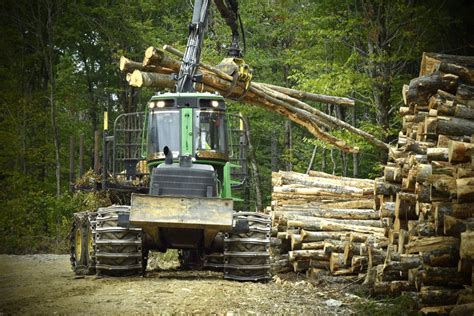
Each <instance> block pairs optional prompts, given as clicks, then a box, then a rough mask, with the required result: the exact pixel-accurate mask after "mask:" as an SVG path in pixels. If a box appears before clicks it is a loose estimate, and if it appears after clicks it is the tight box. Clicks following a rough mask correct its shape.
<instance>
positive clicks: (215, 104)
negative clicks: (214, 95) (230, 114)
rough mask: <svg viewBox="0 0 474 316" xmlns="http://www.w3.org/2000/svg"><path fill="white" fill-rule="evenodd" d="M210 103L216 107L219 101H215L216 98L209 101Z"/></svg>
mask: <svg viewBox="0 0 474 316" xmlns="http://www.w3.org/2000/svg"><path fill="white" fill-rule="evenodd" d="M211 105H212V106H213V107H215V108H217V107H218V106H219V101H217V100H212V101H211Z"/></svg>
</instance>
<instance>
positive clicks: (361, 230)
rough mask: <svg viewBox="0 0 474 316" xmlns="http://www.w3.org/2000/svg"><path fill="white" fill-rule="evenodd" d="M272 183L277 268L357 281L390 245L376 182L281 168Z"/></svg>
mask: <svg viewBox="0 0 474 316" xmlns="http://www.w3.org/2000/svg"><path fill="white" fill-rule="evenodd" d="M272 185H273V193H272V219H273V221H272V223H273V232H274V236H275V237H277V238H278V239H280V240H281V243H280V248H279V250H280V251H279V253H277V256H276V258H277V260H276V262H275V264H276V265H277V266H278V268H277V269H276V270H277V271H285V270H292V271H295V272H299V273H303V272H306V273H307V275H308V276H309V277H313V278H328V277H329V278H331V277H332V276H341V277H345V278H349V279H354V278H357V277H359V274H361V273H363V272H365V271H366V270H367V267H368V265H369V260H370V259H369V253H370V252H371V251H372V252H374V253H375V252H377V253H379V252H382V250H381V249H382V248H384V247H386V246H387V245H388V239H387V238H386V237H385V233H386V228H385V226H384V225H385V224H384V223H383V222H382V221H381V220H380V215H379V212H377V211H374V209H373V186H374V181H373V180H367V179H354V178H343V177H337V176H333V175H330V174H326V173H323V172H313V171H312V172H311V173H310V174H309V175H306V174H300V173H296V172H285V171H279V172H277V173H273V174H272ZM278 256H279V257H278Z"/></svg>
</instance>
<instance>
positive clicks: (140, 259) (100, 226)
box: [95, 205, 148, 276]
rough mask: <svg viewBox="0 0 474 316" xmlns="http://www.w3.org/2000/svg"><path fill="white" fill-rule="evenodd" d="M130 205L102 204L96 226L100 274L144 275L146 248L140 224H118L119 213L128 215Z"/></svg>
mask: <svg viewBox="0 0 474 316" xmlns="http://www.w3.org/2000/svg"><path fill="white" fill-rule="evenodd" d="M129 214H130V206H122V205H113V206H110V207H104V208H100V209H99V210H98V212H97V227H96V238H95V245H96V248H95V249H96V254H95V255H96V271H97V274H98V275H107V276H133V275H144V274H145V270H146V264H147V254H148V252H147V251H144V249H143V231H142V229H141V228H134V227H121V226H118V217H119V215H129Z"/></svg>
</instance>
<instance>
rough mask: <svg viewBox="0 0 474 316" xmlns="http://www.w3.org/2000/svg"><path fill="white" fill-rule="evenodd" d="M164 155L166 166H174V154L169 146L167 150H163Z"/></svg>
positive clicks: (166, 147)
mask: <svg viewBox="0 0 474 316" xmlns="http://www.w3.org/2000/svg"><path fill="white" fill-rule="evenodd" d="M163 153H164V154H165V164H167V165H172V164H173V152H172V151H171V150H170V149H169V148H168V146H165V148H163Z"/></svg>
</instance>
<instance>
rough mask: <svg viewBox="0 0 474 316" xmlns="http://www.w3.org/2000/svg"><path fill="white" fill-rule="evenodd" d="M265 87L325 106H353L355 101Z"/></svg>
mask: <svg viewBox="0 0 474 316" xmlns="http://www.w3.org/2000/svg"><path fill="white" fill-rule="evenodd" d="M263 85H265V86H266V87H268V88H270V89H273V90H276V91H278V92H281V93H284V94H287V95H289V96H290V97H293V98H295V99H299V100H310V101H315V102H320V103H326V104H335V105H344V106H354V105H355V101H354V100H352V99H350V98H343V97H334V96H330V95H324V94H317V93H310V92H305V91H300V90H296V89H290V88H285V87H280V86H276V85H272V84H268V83H263Z"/></svg>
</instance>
